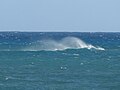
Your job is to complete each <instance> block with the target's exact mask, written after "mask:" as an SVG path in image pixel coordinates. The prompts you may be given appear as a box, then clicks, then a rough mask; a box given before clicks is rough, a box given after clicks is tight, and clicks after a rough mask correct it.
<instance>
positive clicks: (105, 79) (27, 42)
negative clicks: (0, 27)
mask: <svg viewBox="0 0 120 90" xmlns="http://www.w3.org/2000/svg"><path fill="white" fill-rule="evenodd" d="M0 90H120V33H119V32H117V33H106V32H105V33H104V32H0Z"/></svg>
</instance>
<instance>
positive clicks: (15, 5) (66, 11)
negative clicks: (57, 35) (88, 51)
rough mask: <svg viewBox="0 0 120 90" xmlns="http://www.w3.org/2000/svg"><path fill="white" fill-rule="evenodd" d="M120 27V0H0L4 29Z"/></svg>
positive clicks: (92, 29) (99, 29) (110, 28)
mask: <svg viewBox="0 0 120 90" xmlns="http://www.w3.org/2000/svg"><path fill="white" fill-rule="evenodd" d="M5 30H7V31H11V30H14V31H34V30H35V31H81V32H85V31H89V32H90V31H95V32H96V31H99V32H103V31H120V0H0V31H5Z"/></svg>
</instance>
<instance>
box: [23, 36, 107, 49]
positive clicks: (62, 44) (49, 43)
mask: <svg viewBox="0 0 120 90" xmlns="http://www.w3.org/2000/svg"><path fill="white" fill-rule="evenodd" d="M81 48H86V49H96V50H105V49H104V48H102V47H95V46H93V45H91V44H87V43H85V42H84V41H82V40H81V39H79V38H76V37H65V38H63V39H61V40H58V41H57V40H51V39H49V40H40V41H37V42H33V43H30V45H28V46H27V47H26V48H24V49H23V50H24V51H41V50H45V51H57V50H66V49H81Z"/></svg>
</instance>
